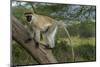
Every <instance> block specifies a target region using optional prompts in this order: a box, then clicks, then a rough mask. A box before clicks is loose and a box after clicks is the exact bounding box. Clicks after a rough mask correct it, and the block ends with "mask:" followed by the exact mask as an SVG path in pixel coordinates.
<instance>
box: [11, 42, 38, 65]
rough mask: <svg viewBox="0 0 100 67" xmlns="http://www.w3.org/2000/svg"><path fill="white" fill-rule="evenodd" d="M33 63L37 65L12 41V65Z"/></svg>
mask: <svg viewBox="0 0 100 67" xmlns="http://www.w3.org/2000/svg"><path fill="white" fill-rule="evenodd" d="M33 63H34V64H38V63H37V62H36V61H35V60H34V59H33V58H32V57H31V56H30V55H29V54H28V53H27V52H26V50H25V49H24V48H23V47H22V46H20V45H19V44H18V43H16V42H15V41H12V64H14V65H26V64H33Z"/></svg>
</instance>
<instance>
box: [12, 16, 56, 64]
mask: <svg viewBox="0 0 100 67" xmlns="http://www.w3.org/2000/svg"><path fill="white" fill-rule="evenodd" d="M11 21H12V38H13V39H14V40H16V41H17V42H18V43H19V44H20V45H21V46H22V47H24V48H25V50H26V51H27V52H28V53H29V54H30V55H31V56H32V57H33V58H34V59H35V60H36V61H37V62H38V63H39V64H48V63H57V61H56V59H55V58H54V56H53V54H52V50H50V49H46V48H45V47H44V46H42V45H40V46H39V48H36V47H35V42H34V40H30V41H29V42H28V43H25V40H27V39H28V38H30V35H29V33H28V32H27V29H25V28H24V25H23V24H21V22H20V21H18V20H17V19H16V18H15V17H14V16H12V17H11Z"/></svg>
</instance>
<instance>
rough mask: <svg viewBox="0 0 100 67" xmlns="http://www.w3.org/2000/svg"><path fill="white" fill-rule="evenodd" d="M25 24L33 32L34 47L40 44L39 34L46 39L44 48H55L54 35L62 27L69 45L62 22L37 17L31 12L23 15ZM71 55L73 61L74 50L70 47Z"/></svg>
mask: <svg viewBox="0 0 100 67" xmlns="http://www.w3.org/2000/svg"><path fill="white" fill-rule="evenodd" d="M24 14H25V17H26V20H27V22H28V23H29V24H30V25H31V27H32V29H33V31H34V34H33V35H34V38H35V42H36V47H39V43H40V34H41V33H42V34H44V36H45V38H46V41H45V42H46V48H54V47H55V35H56V32H57V29H58V27H63V28H64V30H65V32H66V33H67V35H68V38H69V40H70V44H71V46H72V43H71V39H70V35H69V33H68V30H67V29H66V24H65V23H64V22H62V21H57V20H55V19H52V18H50V17H48V16H43V15H38V14H35V13H32V12H26V13H24ZM72 55H73V59H74V50H73V46H72Z"/></svg>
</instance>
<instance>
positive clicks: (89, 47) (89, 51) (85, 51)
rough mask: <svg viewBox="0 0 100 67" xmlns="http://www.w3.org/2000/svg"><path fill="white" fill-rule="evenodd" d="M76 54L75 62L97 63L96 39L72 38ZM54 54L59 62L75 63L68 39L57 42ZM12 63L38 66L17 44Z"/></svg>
mask: <svg viewBox="0 0 100 67" xmlns="http://www.w3.org/2000/svg"><path fill="white" fill-rule="evenodd" d="M71 40H72V45H73V47H74V52H75V62H77V61H95V60H96V45H95V38H92V37H90V38H80V37H78V36H77V37H71ZM52 50H53V54H54V56H55V58H56V59H57V60H58V62H59V63H60V62H61V63H62V62H73V59H72V52H71V45H70V43H69V41H68V39H65V38H59V39H58V40H56V47H55V48H54V49H52ZM12 63H13V64H21V65H22V64H37V62H36V61H35V60H34V59H33V58H32V57H31V56H30V55H29V54H28V53H27V52H26V51H25V50H24V49H23V48H22V47H21V46H20V45H19V44H17V43H13V44H12Z"/></svg>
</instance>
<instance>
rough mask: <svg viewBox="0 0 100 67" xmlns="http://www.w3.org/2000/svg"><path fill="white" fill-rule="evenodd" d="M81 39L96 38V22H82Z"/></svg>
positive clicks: (80, 28)
mask: <svg viewBox="0 0 100 67" xmlns="http://www.w3.org/2000/svg"><path fill="white" fill-rule="evenodd" d="M79 31H80V36H81V37H92V36H95V22H89V21H86V22H82V23H81V24H80V27H79Z"/></svg>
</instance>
